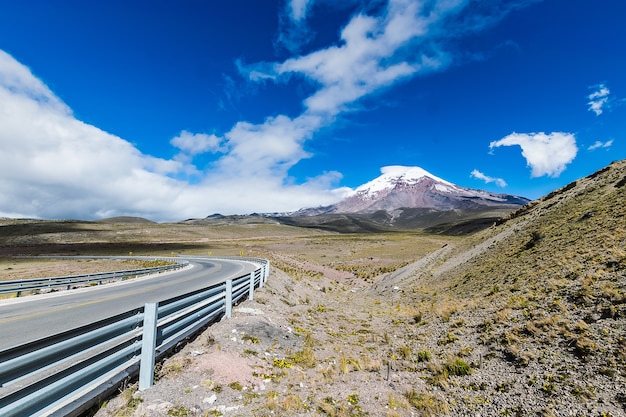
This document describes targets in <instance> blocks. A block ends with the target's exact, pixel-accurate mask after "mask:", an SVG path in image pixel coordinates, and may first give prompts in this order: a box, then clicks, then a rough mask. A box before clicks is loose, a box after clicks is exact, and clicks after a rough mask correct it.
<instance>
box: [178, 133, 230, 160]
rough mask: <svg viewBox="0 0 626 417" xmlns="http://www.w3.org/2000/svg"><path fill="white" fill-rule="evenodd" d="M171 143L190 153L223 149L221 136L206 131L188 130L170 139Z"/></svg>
mask: <svg viewBox="0 0 626 417" xmlns="http://www.w3.org/2000/svg"><path fill="white" fill-rule="evenodd" d="M170 143H171V144H172V145H173V146H175V147H176V148H178V149H180V150H181V151H183V152H185V153H187V154H189V155H197V154H201V153H204V152H221V151H223V148H222V146H221V144H222V139H221V138H219V137H217V136H215V135H207V134H205V133H191V132H188V131H186V130H183V131H182V132H180V134H179V135H178V136H176V137H175V138H173V139H172V140H170Z"/></svg>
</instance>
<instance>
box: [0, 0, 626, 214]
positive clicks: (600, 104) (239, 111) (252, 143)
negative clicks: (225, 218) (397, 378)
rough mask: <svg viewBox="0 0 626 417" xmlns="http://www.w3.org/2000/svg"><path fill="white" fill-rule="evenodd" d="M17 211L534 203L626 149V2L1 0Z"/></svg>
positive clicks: (2, 102)
mask: <svg viewBox="0 0 626 417" xmlns="http://www.w3.org/2000/svg"><path fill="white" fill-rule="evenodd" d="M0 10H2V13H0V217H27V218H42V219H83V220H94V219H100V218H107V217H113V216H141V217H146V218H149V219H151V220H155V221H162V222H164V221H179V220H184V219H188V218H201V217H206V216H208V215H211V214H214V213H221V214H250V213H255V212H256V213H270V212H287V211H294V210H298V209H300V208H305V207H317V206H320V205H328V204H332V203H334V202H337V201H338V200H340V199H341V198H343V197H344V196H346V195H347V194H348V193H350V192H351V191H352V190H354V189H355V188H357V187H358V186H359V185H361V184H364V183H366V182H368V181H370V180H372V179H374V178H376V177H378V176H379V175H380V173H381V169H382V168H384V167H386V166H393V165H404V166H419V167H421V168H423V169H425V170H427V171H429V172H430V173H432V174H433V175H435V176H438V177H441V178H444V179H445V180H447V181H450V182H452V183H455V184H457V185H459V186H462V187H468V188H476V189H484V190H487V191H491V192H495V193H506V194H513V195H518V196H524V197H527V198H530V199H535V198H539V197H541V196H543V195H545V194H547V193H549V192H550V191H552V190H555V189H557V188H559V187H561V186H564V185H566V184H568V183H569V182H571V181H574V180H576V179H578V178H581V177H584V176H586V175H589V174H591V173H593V172H595V171H597V170H598V169H601V168H603V167H605V166H606V165H608V164H609V163H611V161H614V160H619V159H624V158H626V140H625V139H626V138H625V135H626V76H625V74H626V43H625V42H624V39H626V25H624V24H623V17H624V16H626V2H623V1H621V0H544V1H541V0H501V1H498V0H388V1H387V0H370V1H368V0H342V1H341V2H337V1H334V0H229V1H200V0H181V1H176V2H174V1H164V0H150V1H148V0H108V1H83V0H57V1H54V2H50V1H47V0H24V1H20V2H15V1H9V0H0Z"/></svg>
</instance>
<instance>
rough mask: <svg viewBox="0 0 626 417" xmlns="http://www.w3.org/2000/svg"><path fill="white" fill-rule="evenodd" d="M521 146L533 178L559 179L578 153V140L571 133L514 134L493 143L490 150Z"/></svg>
mask: <svg viewBox="0 0 626 417" xmlns="http://www.w3.org/2000/svg"><path fill="white" fill-rule="evenodd" d="M514 145H517V146H520V147H521V148H522V156H523V157H524V158H526V163H527V164H528V166H530V167H531V177H533V178H535V177H541V176H544V175H547V176H550V177H554V178H556V177H558V176H559V175H561V173H562V172H563V171H564V170H565V167H566V165H567V164H569V163H570V162H572V161H573V160H574V158H575V157H576V154H577V153H578V147H577V146H576V138H575V137H574V135H573V134H571V133H563V132H554V133H550V134H546V133H543V132H541V133H512V134H510V135H508V136H506V137H504V138H502V139H500V140H497V141H493V142H491V143H490V144H489V148H490V149H491V151H493V149H494V148H497V147H500V146H514Z"/></svg>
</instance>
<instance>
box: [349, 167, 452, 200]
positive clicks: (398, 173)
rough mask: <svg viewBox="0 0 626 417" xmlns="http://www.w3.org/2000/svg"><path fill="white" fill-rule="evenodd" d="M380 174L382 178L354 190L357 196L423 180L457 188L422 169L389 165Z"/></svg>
mask: <svg viewBox="0 0 626 417" xmlns="http://www.w3.org/2000/svg"><path fill="white" fill-rule="evenodd" d="M380 172H381V173H382V175H381V176H379V177H378V178H376V179H374V180H372V181H370V182H368V183H365V184H363V185H361V186H359V187H358V188H356V189H355V190H354V192H355V194H356V193H359V192H360V193H367V194H373V193H376V192H378V191H382V190H385V189H389V188H393V187H394V186H395V185H396V184H398V183H399V182H404V183H406V184H416V183H418V182H420V181H421V180H422V179H423V178H430V179H432V180H434V181H436V182H438V183H441V184H442V185H443V184H445V185H447V186H451V187H455V188H456V186H455V185H454V184H452V183H451V182H449V181H446V180H444V179H442V178H439V177H436V176H434V175H433V174H431V173H430V172H428V171H426V170H425V169H423V168H420V167H408V166H403V165H389V166H385V167H382V168H381V169H380ZM445 185H444V187H445ZM442 191H443V190H442Z"/></svg>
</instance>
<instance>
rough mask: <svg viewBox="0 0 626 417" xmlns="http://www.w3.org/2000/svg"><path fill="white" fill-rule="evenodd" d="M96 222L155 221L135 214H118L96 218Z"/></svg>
mask: <svg viewBox="0 0 626 417" xmlns="http://www.w3.org/2000/svg"><path fill="white" fill-rule="evenodd" d="M96 223H155V222H153V221H152V220H148V219H144V218H143V217H133V216H117V217H109V218H107V219H100V220H96Z"/></svg>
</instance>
